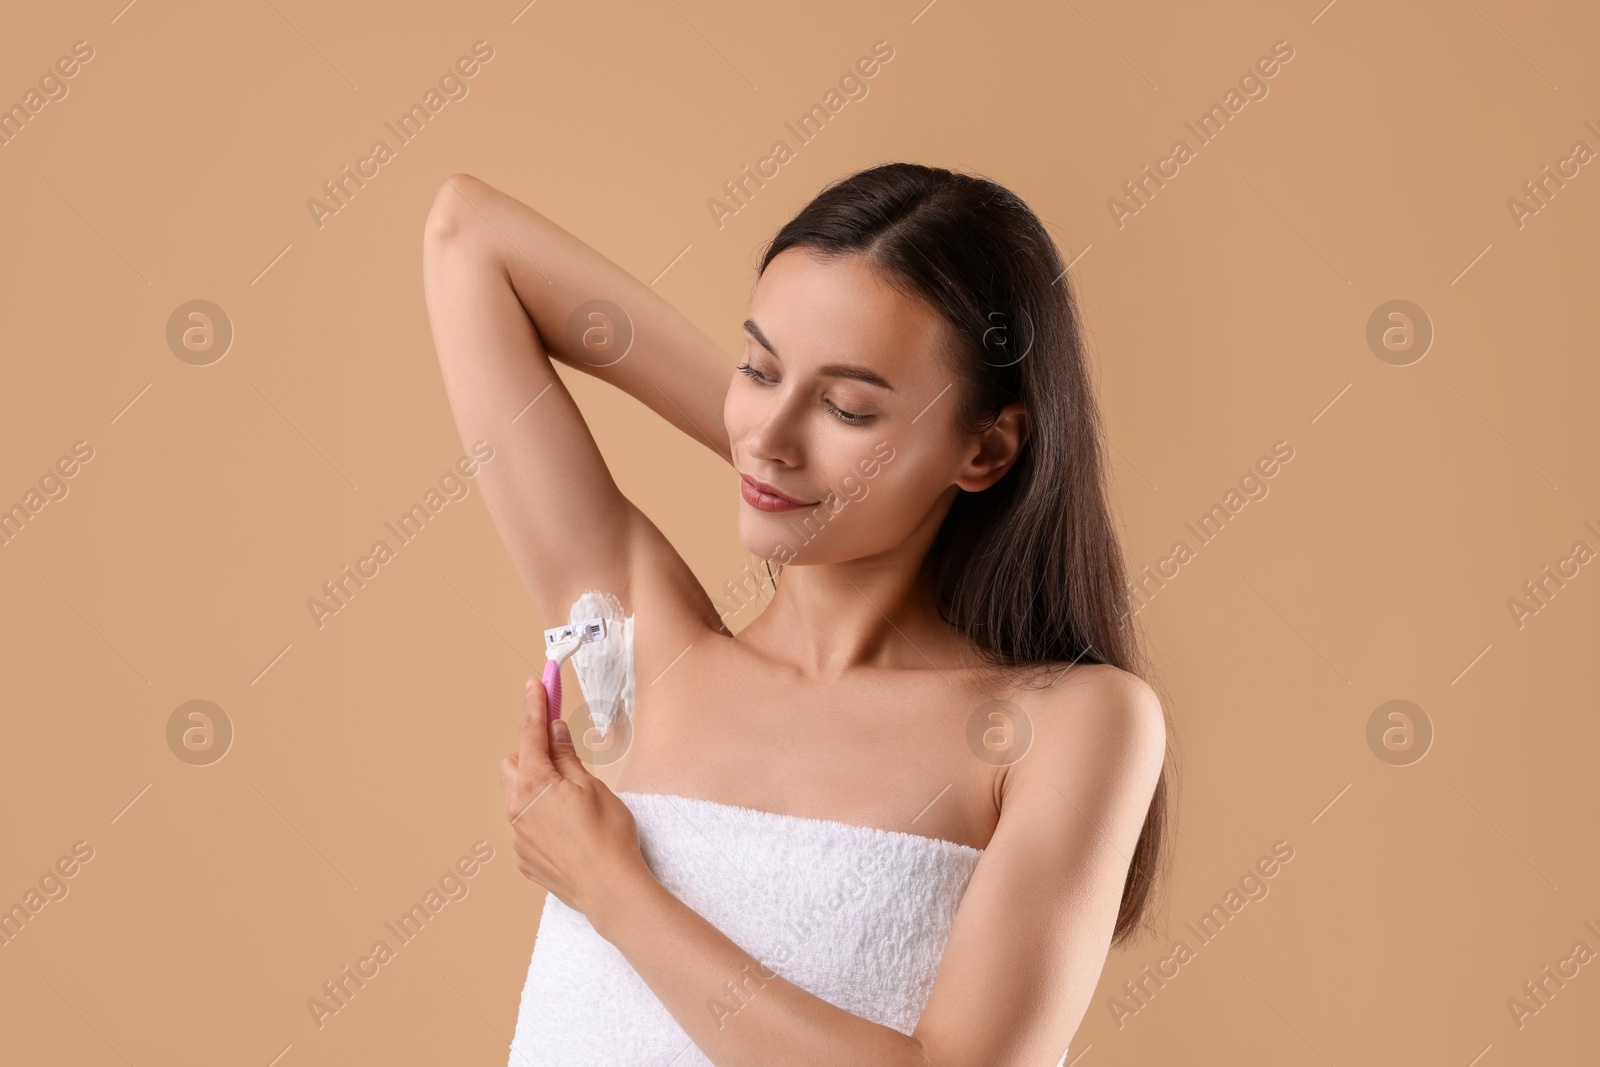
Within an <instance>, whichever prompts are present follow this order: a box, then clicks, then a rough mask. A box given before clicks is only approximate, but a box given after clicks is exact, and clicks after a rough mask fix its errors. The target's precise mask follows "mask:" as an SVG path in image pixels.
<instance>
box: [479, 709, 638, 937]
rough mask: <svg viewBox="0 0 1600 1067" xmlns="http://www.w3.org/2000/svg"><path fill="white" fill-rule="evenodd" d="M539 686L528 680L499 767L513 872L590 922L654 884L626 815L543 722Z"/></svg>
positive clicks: (568, 740)
mask: <svg viewBox="0 0 1600 1067" xmlns="http://www.w3.org/2000/svg"><path fill="white" fill-rule="evenodd" d="M546 706H547V704H546V697H545V691H544V684H543V683H542V682H541V681H540V680H539V679H538V678H529V679H528V688H527V691H526V698H525V700H524V703H523V716H522V733H521V738H520V744H519V748H518V750H517V751H516V752H512V753H510V754H509V755H507V756H506V757H505V758H504V759H502V760H501V761H500V786H501V788H502V789H503V790H504V791H505V798H506V819H507V820H508V821H509V822H510V823H511V848H512V850H513V851H514V852H515V853H516V854H517V869H518V870H519V871H521V872H522V873H523V874H524V875H526V876H527V877H528V878H529V879H530V880H532V881H534V882H537V883H538V884H539V885H542V886H544V887H545V889H547V890H549V891H550V892H551V893H553V894H555V896H556V899H558V900H560V901H561V902H562V903H563V904H565V905H567V906H568V907H570V908H572V909H574V910H576V911H580V912H583V913H584V914H585V915H586V916H589V918H590V919H591V921H593V920H594V917H595V915H596V914H597V913H601V912H604V911H606V910H607V909H608V908H610V907H611V906H612V905H613V904H615V903H617V902H618V901H622V902H624V906H625V902H626V900H627V899H628V897H629V896H630V895H631V894H634V893H636V892H637V891H638V890H639V888H640V887H641V881H640V880H641V879H645V880H651V881H653V880H654V878H655V876H654V875H653V874H652V873H651V872H650V868H649V867H648V866H647V865H646V864H645V862H644V855H643V853H641V852H640V851H639V834H638V829H637V827H636V825H635V824H634V820H633V812H631V811H629V810H628V806H627V805H626V804H624V803H623V802H622V800H621V798H619V797H618V796H617V795H616V794H615V793H613V792H612V791H611V789H610V787H608V786H607V785H606V784H605V783H604V782H602V781H600V779H598V778H596V777H595V776H594V775H592V774H590V773H589V769H588V768H587V767H585V766H584V765H583V761H582V760H580V759H579V758H578V753H577V750H576V749H575V748H574V747H573V744H572V733H571V730H570V729H569V728H568V726H567V724H566V722H565V721H564V720H561V719H556V720H554V721H548V719H549V717H548V713H547V712H546Z"/></svg>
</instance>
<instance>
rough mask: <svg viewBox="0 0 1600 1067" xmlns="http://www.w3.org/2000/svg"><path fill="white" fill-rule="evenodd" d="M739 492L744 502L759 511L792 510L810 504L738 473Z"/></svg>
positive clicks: (806, 506)
mask: <svg viewBox="0 0 1600 1067" xmlns="http://www.w3.org/2000/svg"><path fill="white" fill-rule="evenodd" d="M739 494H740V495H741V496H743V497H744V502H745V503H746V504H749V505H750V506H751V507H753V508H756V509H757V510H759V511H793V510H794V509H796V508H808V507H810V506H811V505H810V504H803V503H801V502H800V501H798V500H795V499H793V498H791V497H787V496H784V495H783V494H782V493H780V492H778V491H777V490H776V489H774V488H773V487H772V486H770V485H767V484H766V483H765V482H758V481H756V480H755V479H753V478H751V477H750V476H749V475H745V474H741V475H739Z"/></svg>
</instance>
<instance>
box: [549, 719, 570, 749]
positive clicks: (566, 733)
mask: <svg viewBox="0 0 1600 1067" xmlns="http://www.w3.org/2000/svg"><path fill="white" fill-rule="evenodd" d="M550 733H551V734H552V735H553V736H554V737H555V739H556V740H557V741H559V742H560V743H561V744H563V745H570V744H572V730H571V728H570V727H568V726H567V720H565V719H557V720H556V721H555V722H553V723H551V724H550Z"/></svg>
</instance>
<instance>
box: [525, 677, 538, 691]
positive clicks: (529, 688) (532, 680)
mask: <svg viewBox="0 0 1600 1067" xmlns="http://www.w3.org/2000/svg"><path fill="white" fill-rule="evenodd" d="M538 680H539V679H537V678H529V679H528V686H527V688H526V689H524V690H523V692H524V693H531V692H533V683H534V682H536V681H538Z"/></svg>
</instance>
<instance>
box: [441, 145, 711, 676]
mask: <svg viewBox="0 0 1600 1067" xmlns="http://www.w3.org/2000/svg"><path fill="white" fill-rule="evenodd" d="M423 287H424V290H425V293H426V297H427V303H428V318H429V322H430V324H431V326H432V328H433V336H434V344H435V347H436V348H437V350H438V355H439V366H440V370H441V371H442V373H443V376H444V384H445V390H446V393H447V394H448V396H449V399H450V406H451V410H452V411H453V413H454V415H455V420H456V426H457V428H458V429H459V430H460V432H461V438H462V441H463V443H468V442H472V441H476V440H478V439H480V438H481V439H484V440H487V441H488V442H489V443H490V444H492V445H493V446H494V448H495V455H494V459H493V461H492V462H490V463H487V464H485V465H484V466H483V467H482V468H481V469H480V472H479V474H478V476H477V481H478V484H479V487H480V491H481V492H482V493H483V497H484V502H485V505H486V506H487V508H488V509H489V513H490V515H491V517H492V518H493V519H494V523H495V526H496V528H497V529H498V530H499V532H500V536H501V538H502V539H503V540H504V541H505V544H506V548H507V549H508V550H509V552H510V554H511V558H512V562H513V563H514V564H515V565H516V567H517V570H518V572H519V573H520V575H521V576H522V579H523V584H524V585H525V586H526V587H527V589H528V591H529V593H530V595H532V596H533V598H534V600H535V603H536V605H537V606H538V608H539V609H540V611H541V613H542V614H543V615H544V616H545V617H546V618H549V619H551V620H553V622H552V623H551V625H554V623H555V622H562V621H565V619H566V617H567V611H568V608H569V606H570V605H571V604H572V602H573V601H574V600H576V599H577V597H578V596H579V595H580V594H582V593H583V592H584V591H585V590H589V589H601V590H604V591H607V592H610V593H612V594H614V595H616V596H617V597H618V598H619V599H620V600H621V601H622V603H623V605H624V607H625V609H626V610H628V611H629V612H630V613H640V615H641V617H644V618H649V619H650V620H651V624H650V628H649V631H650V632H649V633H648V634H647V633H644V632H641V633H639V634H638V635H637V636H638V638H640V639H642V640H636V642H635V652H636V655H639V656H640V663H639V666H640V669H641V670H642V669H643V668H644V667H645V665H646V662H647V661H648V660H649V659H651V658H653V657H652V656H651V655H650V646H652V645H654V644H655V641H656V639H657V638H661V639H664V640H665V641H666V642H667V643H669V644H671V645H672V647H673V649H674V650H677V649H679V648H681V647H682V645H683V643H684V642H685V641H689V640H694V639H695V638H696V637H697V636H699V635H700V634H701V633H703V632H704V631H705V630H707V629H710V630H716V629H718V628H719V620H718V618H717V614H716V611H715V609H714V607H713V606H712V605H711V602H710V599H709V598H708V597H707V596H706V594H705V591H704V590H703V589H702V588H701V586H700V584H699V581H698V580H697V579H696V578H695V576H694V574H693V572H692V571H690V569H689V567H688V566H687V565H686V564H685V563H684V562H683V559H682V557H680V556H679V555H678V553H677V552H676V550H674V549H673V547H672V545H671V544H670V543H669V542H668V541H667V540H666V538H665V537H664V536H663V535H662V534H661V532H660V530H658V529H657V528H656V527H655V525H654V524H653V523H652V522H650V520H649V519H648V518H647V517H646V516H645V515H644V514H643V513H642V512H640V511H639V509H638V508H637V507H635V506H634V505H633V503H632V502H631V501H629V500H628V499H627V498H626V497H625V496H623V494H622V492H621V490H619V489H618V488H617V485H616V483H615V481H614V480H613V479H612V477H611V472H610V471H609V470H608V469H607V468H606V465H605V460H604V458H603V457H602V456H601V454H600V450H599V448H598V446H597V445H596V444H595V441H594V437H593V435H592V434H591V433H590V432H589V427H588V425H587V424H586V423H585V422H584V420H583V415H582V412H580V411H579V410H578V406H577V404H576V403H575V402H574V401H573V399H572V395H571V394H570V393H569V392H568V391H567V388H566V386H565V384H564V383H563V382H562V381H561V378H560V376H559V375H558V374H557V373H556V370H555V367H554V366H553V365H552V364H551V358H552V357H555V358H559V359H563V360H564V361H565V362H568V363H571V364H572V365H573V366H577V367H581V368H582V369H583V370H585V371H587V372H588V373H591V374H594V375H595V376H596V377H599V378H601V379H603V380H605V381H609V382H611V383H613V384H615V385H617V386H619V387H621V388H624V389H626V390H627V391H628V392H630V393H632V394H633V395H634V396H636V397H638V398H639V399H640V400H641V401H643V402H644V403H645V404H647V405H648V406H650V407H651V408H653V409H655V410H656V411H659V412H660V413H661V414H662V415H663V416H664V417H665V418H667V419H668V420H669V421H670V422H672V423H673V424H674V425H676V426H679V427H680V428H682V429H684V431H685V432H687V433H690V434H692V435H694V436H695V438H696V439H697V440H700V441H702V442H703V443H705V444H706V445H707V446H708V447H710V448H711V449H712V450H713V451H715V452H717V453H718V454H719V455H722V456H723V457H724V458H728V443H727V432H726V430H725V429H724V428H723V424H722V401H723V397H724V396H725V394H726V391H727V386H728V382H729V380H730V378H731V376H732V375H733V374H734V373H735V371H734V368H733V366H732V363H731V361H730V360H728V359H727V358H726V357H725V356H724V355H722V353H721V352H719V351H718V350H717V348H716V346H715V345H713V344H712V342H711V340H710V339H709V338H708V337H706V336H705V335H704V334H703V333H701V332H700V331H699V330H698V329H696V328H695V327H694V326H693V325H692V324H691V323H690V322H689V321H688V320H687V319H686V318H684V316H683V315H682V314H680V313H679V312H677V311H676V310H674V309H673V308H672V307H671V306H670V305H669V304H667V303H666V302H665V301H664V300H662V299H661V298H660V297H659V296H657V295H656V294H655V293H654V292H652V291H651V290H650V288H649V287H648V286H646V285H645V284H643V283H642V282H640V281H638V280H637V279H635V278H633V277H632V276H630V275H629V274H628V273H627V272H625V271H623V270H622V269H621V268H620V267H618V266H616V265H615V264H614V263H611V262H610V261H609V260H607V259H606V258H605V257H604V256H602V255H601V254H600V253H599V252H597V251H595V250H594V249H593V248H591V247H589V246H588V245H587V244H585V243H583V242H582V241H580V240H579V239H577V238H576V237H573V236H572V235H571V234H569V233H567V232H566V231H565V230H563V229H561V228H560V227H559V226H557V225H555V224H554V223H552V222H550V221H549V220H548V219H546V218H544V216H542V215H540V214H539V213H538V212H536V211H534V210H533V209H532V208H529V207H528V206H526V205H524V204H522V203H519V202H518V201H517V200H515V199H513V198H512V197H510V196H507V195H505V194H504V193H501V192H498V191H497V190H495V189H493V188H491V187H490V186H488V185H486V184H485V183H483V182H481V181H479V180H477V179H475V178H473V177H471V176H470V175H466V174H457V175H453V176H452V177H450V178H449V179H447V180H446V182H445V184H444V185H443V186H442V187H441V188H440V190H439V192H438V195H437V196H436V197H435V198H434V203H433V208H432V210H431V211H430V212H429V214H428V219H427V224H426V226H425V228H424V232H423ZM595 300H602V301H608V302H610V303H611V304H613V305H616V306H618V307H621V308H622V309H624V311H625V312H626V314H627V316H628V317H629V319H631V320H632V324H633V331H634V335H633V344H632V348H631V349H630V350H629V351H628V353H627V355H626V356H625V357H624V358H622V359H621V360H619V361H617V362H615V363H612V364H610V365H609V366H603V367H597V366H594V365H592V359H593V357H591V361H585V360H584V359H582V358H574V353H573V352H572V351H571V348H570V340H569V332H568V324H569V322H571V321H572V320H573V318H574V313H575V312H577V311H579V309H580V308H582V307H583V305H585V304H586V303H588V302H590V301H595ZM608 358H609V357H608Z"/></svg>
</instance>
